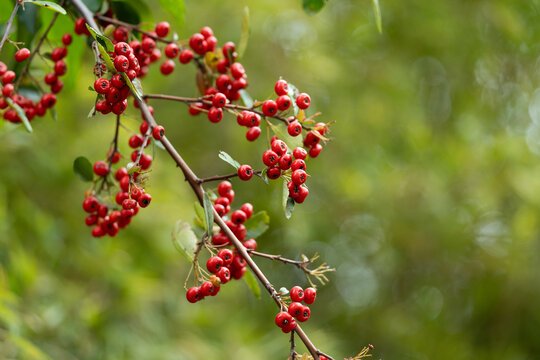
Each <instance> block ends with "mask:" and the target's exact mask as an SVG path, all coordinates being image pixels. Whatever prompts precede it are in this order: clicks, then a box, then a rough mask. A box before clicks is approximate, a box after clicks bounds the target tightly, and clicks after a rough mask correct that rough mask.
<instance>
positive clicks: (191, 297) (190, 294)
mask: <svg viewBox="0 0 540 360" xmlns="http://www.w3.org/2000/svg"><path fill="white" fill-rule="evenodd" d="M202 298H203V297H202V296H201V289H200V288H199V287H191V288H189V290H188V291H187V293H186V299H187V301H189V302H190V303H196V302H197V301H199V300H201V299H202Z"/></svg>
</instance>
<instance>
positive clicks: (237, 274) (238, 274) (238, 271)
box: [231, 267, 246, 280]
mask: <svg viewBox="0 0 540 360" xmlns="http://www.w3.org/2000/svg"><path fill="white" fill-rule="evenodd" d="M245 273H246V267H241V268H234V269H231V276H232V277H233V278H235V279H236V280H239V279H241V278H242V276H244V274H245Z"/></svg>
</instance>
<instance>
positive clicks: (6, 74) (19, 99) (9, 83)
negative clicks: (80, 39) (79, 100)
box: [0, 34, 72, 123]
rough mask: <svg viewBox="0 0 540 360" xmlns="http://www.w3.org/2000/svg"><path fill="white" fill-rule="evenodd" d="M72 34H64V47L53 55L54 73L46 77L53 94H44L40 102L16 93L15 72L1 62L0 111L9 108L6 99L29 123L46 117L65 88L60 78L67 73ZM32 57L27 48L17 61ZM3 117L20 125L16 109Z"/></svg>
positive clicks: (55, 50) (17, 57)
mask: <svg viewBox="0 0 540 360" xmlns="http://www.w3.org/2000/svg"><path fill="white" fill-rule="evenodd" d="M71 40H72V38H71V34H64V36H63V37H62V43H63V44H64V46H62V47H57V48H55V49H54V50H53V51H52V53H51V60H52V61H54V72H52V73H49V74H47V75H45V79H44V81H45V83H46V84H47V85H49V86H50V88H51V92H50V93H46V94H43V95H42V96H41V99H40V100H39V101H36V102H34V101H32V100H31V99H28V98H26V97H24V96H23V95H21V94H17V93H16V89H15V86H14V85H13V82H14V81H15V77H16V75H15V72H14V71H12V70H9V69H8V67H7V66H6V64H4V63H3V62H1V61H0V76H1V79H2V85H3V86H2V96H1V97H0V110H3V109H6V108H7V107H8V106H9V103H8V101H7V100H6V98H11V100H13V102H14V103H15V104H17V105H19V106H20V107H21V108H22V109H23V111H24V113H25V115H26V118H27V119H28V121H32V119H33V118H34V117H35V116H36V115H37V116H44V115H45V113H46V112H47V109H50V108H52V107H53V106H54V105H55V104H56V95H55V94H58V93H59V92H60V91H62V88H63V86H64V83H63V82H62V80H60V79H59V77H61V76H64V75H65V74H66V72H67V66H66V63H65V61H64V60H63V59H64V58H65V57H66V56H67V52H68V50H67V46H68V45H70V44H71ZM30 55H31V52H30V50H28V49H27V48H22V49H19V50H18V51H17V52H16V53H15V56H14V57H15V61H17V62H19V63H20V62H23V61H26V60H27V59H28V58H29V57H30ZM3 117H4V119H5V120H7V121H9V122H12V123H20V122H21V118H20V117H19V115H18V114H17V111H16V110H15V109H11V108H10V109H7V110H6V111H4V114H3Z"/></svg>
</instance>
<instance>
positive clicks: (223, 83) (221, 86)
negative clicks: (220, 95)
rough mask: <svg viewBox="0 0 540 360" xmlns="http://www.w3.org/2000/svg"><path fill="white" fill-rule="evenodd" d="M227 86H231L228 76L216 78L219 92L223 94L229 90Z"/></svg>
mask: <svg viewBox="0 0 540 360" xmlns="http://www.w3.org/2000/svg"><path fill="white" fill-rule="evenodd" d="M229 86H231V78H230V77H229V75H225V74H223V75H220V76H218V78H217V79H216V87H217V88H218V90H219V91H223V92H225V91H227V90H228V89H229Z"/></svg>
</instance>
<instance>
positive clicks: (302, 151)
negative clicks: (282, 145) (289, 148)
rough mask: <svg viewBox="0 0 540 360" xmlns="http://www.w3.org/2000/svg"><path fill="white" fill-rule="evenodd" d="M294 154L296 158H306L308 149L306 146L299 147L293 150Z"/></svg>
mask: <svg viewBox="0 0 540 360" xmlns="http://www.w3.org/2000/svg"><path fill="white" fill-rule="evenodd" d="M293 156H294V158H295V159H300V160H304V159H305V158H306V157H307V151H306V150H305V149H304V148H301V147H297V148H295V149H294V150H293ZM304 170H305V169H304Z"/></svg>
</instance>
